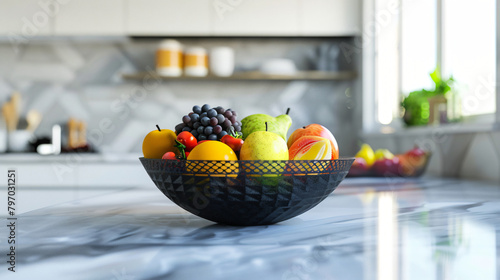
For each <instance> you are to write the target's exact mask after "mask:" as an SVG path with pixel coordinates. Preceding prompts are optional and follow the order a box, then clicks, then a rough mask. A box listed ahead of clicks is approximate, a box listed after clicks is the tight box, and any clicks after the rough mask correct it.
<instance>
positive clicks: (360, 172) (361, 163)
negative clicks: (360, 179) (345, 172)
mask: <svg viewBox="0 0 500 280" xmlns="http://www.w3.org/2000/svg"><path fill="white" fill-rule="evenodd" d="M369 171H370V167H369V166H368V164H367V163H366V160H365V159H364V158H361V157H356V159H355V160H354V162H353V163H352V166H351V169H350V170H349V175H350V176H366V175H368V172H369Z"/></svg>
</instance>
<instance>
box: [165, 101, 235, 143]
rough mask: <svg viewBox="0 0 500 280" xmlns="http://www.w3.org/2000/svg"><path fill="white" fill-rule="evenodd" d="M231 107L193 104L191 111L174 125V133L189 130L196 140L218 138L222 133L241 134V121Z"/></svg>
mask: <svg viewBox="0 0 500 280" xmlns="http://www.w3.org/2000/svg"><path fill="white" fill-rule="evenodd" d="M236 117H237V114H236V112H235V111H233V110H231V109H227V110H226V109H224V108H222V107H221V106H218V107H215V108H210V105H208V104H205V105H203V106H201V107H200V106H198V105H195V106H193V111H192V112H191V113H189V114H187V115H185V116H184V117H182V123H180V124H178V125H176V126H175V133H176V134H179V133H181V132H182V131H189V132H191V134H193V136H194V137H196V139H197V140H198V141H202V140H220V139H221V138H222V137H223V136H224V135H227V134H229V135H232V136H235V135H236V136H237V135H242V133H241V122H239V121H238V120H237V119H236Z"/></svg>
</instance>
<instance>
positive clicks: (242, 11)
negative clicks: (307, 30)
mask: <svg viewBox="0 0 500 280" xmlns="http://www.w3.org/2000/svg"><path fill="white" fill-rule="evenodd" d="M215 3H219V4H218V5H217V4H215ZM222 4H225V5H226V6H223V5H222ZM213 13H214V35H224V36H227V35H234V36H270V35H278V36H283V35H285V36H295V35H299V34H298V31H299V20H298V19H299V16H300V11H299V0H275V1H268V0H252V1H215V2H214V8H213Z"/></svg>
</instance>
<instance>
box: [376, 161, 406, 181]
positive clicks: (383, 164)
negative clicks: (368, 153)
mask: <svg viewBox="0 0 500 280" xmlns="http://www.w3.org/2000/svg"><path fill="white" fill-rule="evenodd" d="M400 169H401V164H400V161H399V158H398V157H393V158H392V159H388V158H384V159H379V160H377V161H375V163H374V164H373V166H372V170H373V172H375V174H377V175H379V176H389V177H393V176H399V175H400V172H399V170H400Z"/></svg>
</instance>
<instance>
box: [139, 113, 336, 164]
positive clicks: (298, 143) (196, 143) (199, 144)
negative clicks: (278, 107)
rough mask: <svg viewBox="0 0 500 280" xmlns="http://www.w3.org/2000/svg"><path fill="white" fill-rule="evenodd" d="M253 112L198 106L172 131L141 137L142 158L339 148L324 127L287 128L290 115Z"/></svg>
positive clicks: (305, 154)
mask: <svg viewBox="0 0 500 280" xmlns="http://www.w3.org/2000/svg"><path fill="white" fill-rule="evenodd" d="M289 110H290V109H288V110H287V111H286V113H285V114H283V115H280V116H277V117H272V116H269V115H265V114H253V115H250V116H247V117H245V118H243V119H242V120H241V122H240V121H238V119H237V116H238V115H237V113H236V111H234V110H231V109H224V108H223V107H221V106H218V107H214V108H212V107H210V105H208V104H205V105H203V106H201V107H200V106H198V105H195V106H193V108H192V111H191V112H190V113H189V114H187V115H185V116H183V117H182V122H181V123H179V124H178V125H176V126H175V129H174V131H173V130H170V129H165V128H160V127H159V126H158V125H157V129H155V130H153V131H151V132H150V133H149V134H147V135H146V137H145V138H144V141H143V145H142V150H143V154H144V158H150V159H164V160H187V161H191V160H193V161H195V160H205V161H237V160H245V161H246V160H263V161H280V160H335V159H338V158H339V147H338V144H337V141H336V140H335V137H334V136H333V134H332V133H331V132H330V131H329V130H328V129H327V128H325V127H324V126H322V125H319V124H310V125H308V126H304V127H302V128H299V129H297V130H295V131H294V132H293V133H292V134H291V135H290V137H289V138H287V133H288V130H289V128H290V127H291V125H292V119H291V117H290V116H289V115H288V113H289Z"/></svg>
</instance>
